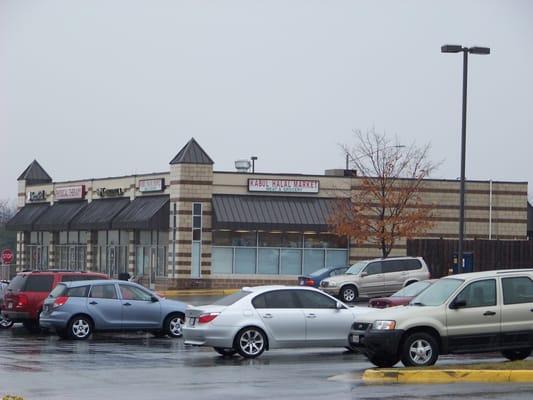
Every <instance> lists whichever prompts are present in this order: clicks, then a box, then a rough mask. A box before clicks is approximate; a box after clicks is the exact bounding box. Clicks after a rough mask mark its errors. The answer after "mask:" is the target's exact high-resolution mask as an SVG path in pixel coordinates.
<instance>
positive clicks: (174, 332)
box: [163, 314, 185, 338]
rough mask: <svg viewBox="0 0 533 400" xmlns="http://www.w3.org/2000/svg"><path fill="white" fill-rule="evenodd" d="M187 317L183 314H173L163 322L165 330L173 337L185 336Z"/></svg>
mask: <svg viewBox="0 0 533 400" xmlns="http://www.w3.org/2000/svg"><path fill="white" fill-rule="evenodd" d="M184 320H185V318H184V317H183V315H182V314H171V315H169V316H168V317H166V318H165V322H163V332H164V333H165V334H167V335H168V336H170V337H171V338H179V337H182V336H183V321H184Z"/></svg>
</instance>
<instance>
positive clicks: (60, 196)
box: [54, 185, 85, 200]
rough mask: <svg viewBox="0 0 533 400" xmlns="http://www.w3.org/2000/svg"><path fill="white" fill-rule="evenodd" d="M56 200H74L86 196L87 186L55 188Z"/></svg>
mask: <svg viewBox="0 0 533 400" xmlns="http://www.w3.org/2000/svg"><path fill="white" fill-rule="evenodd" d="M54 194H55V200H74V199H83V198H84V197H85V186H84V185H79V186H66V187H60V188H56V189H55V192H54Z"/></svg>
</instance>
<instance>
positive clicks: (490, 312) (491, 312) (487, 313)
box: [483, 311, 496, 316]
mask: <svg viewBox="0 0 533 400" xmlns="http://www.w3.org/2000/svg"><path fill="white" fill-rule="evenodd" d="M483 315H486V316H491V315H496V313H495V312H494V311H485V312H484V313H483Z"/></svg>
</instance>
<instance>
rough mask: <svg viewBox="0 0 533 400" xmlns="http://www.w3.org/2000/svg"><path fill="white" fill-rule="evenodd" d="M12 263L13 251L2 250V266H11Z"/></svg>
mask: <svg viewBox="0 0 533 400" xmlns="http://www.w3.org/2000/svg"><path fill="white" fill-rule="evenodd" d="M11 261H13V251H12V250H11V249H4V250H2V262H3V263H4V264H11Z"/></svg>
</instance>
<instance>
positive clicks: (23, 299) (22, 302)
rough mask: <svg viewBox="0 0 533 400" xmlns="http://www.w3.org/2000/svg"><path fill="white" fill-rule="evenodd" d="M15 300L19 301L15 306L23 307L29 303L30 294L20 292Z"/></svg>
mask: <svg viewBox="0 0 533 400" xmlns="http://www.w3.org/2000/svg"><path fill="white" fill-rule="evenodd" d="M15 302H16V303H17V304H16V305H15V307H17V308H23V307H26V306H27V305H28V296H26V295H25V294H19V295H17V296H16V297H15Z"/></svg>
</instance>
